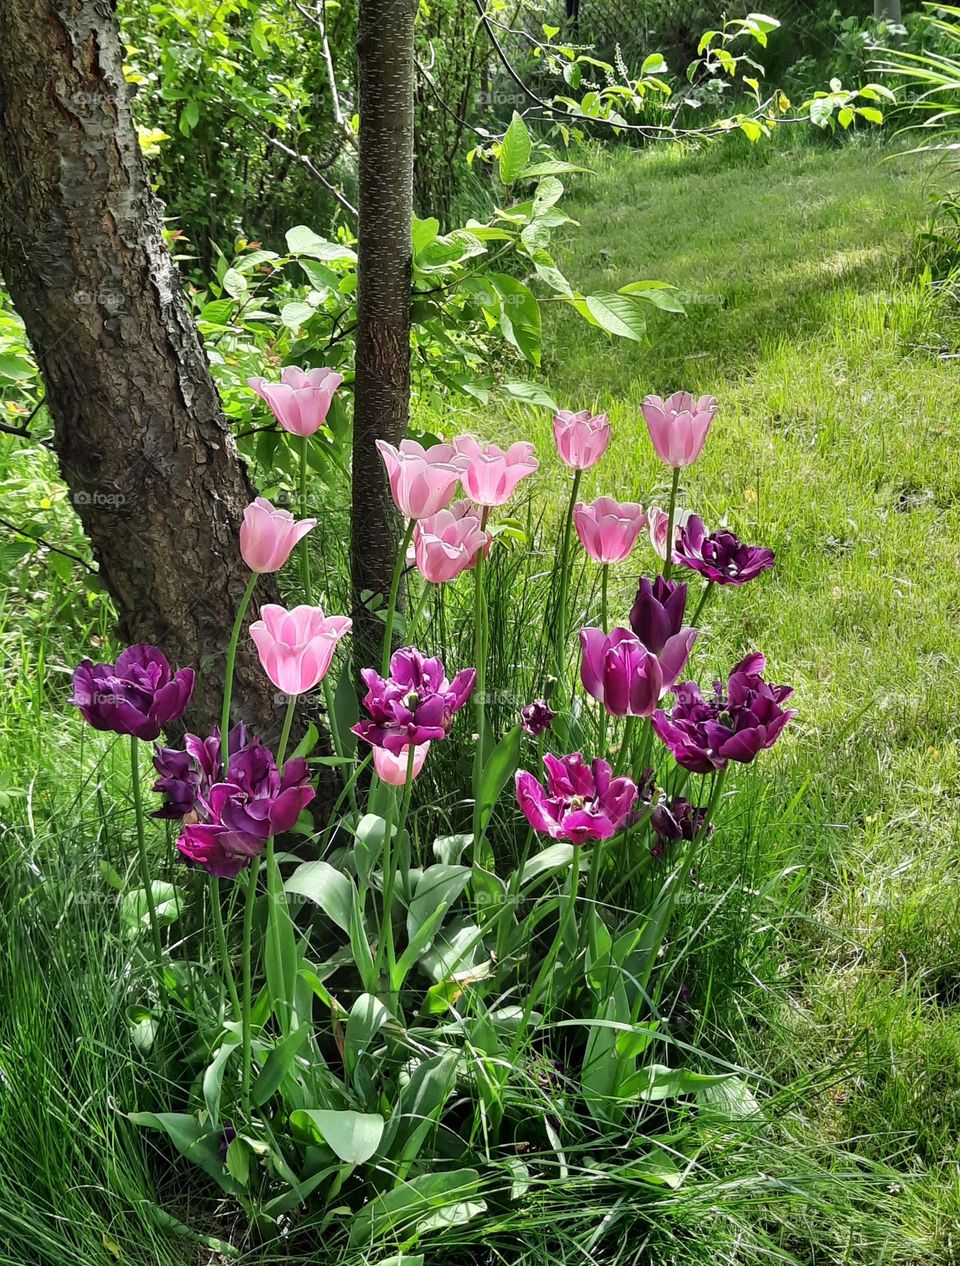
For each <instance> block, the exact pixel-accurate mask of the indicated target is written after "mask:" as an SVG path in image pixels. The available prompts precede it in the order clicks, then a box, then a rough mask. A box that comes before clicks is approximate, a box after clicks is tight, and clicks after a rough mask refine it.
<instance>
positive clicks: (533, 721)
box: [520, 699, 557, 738]
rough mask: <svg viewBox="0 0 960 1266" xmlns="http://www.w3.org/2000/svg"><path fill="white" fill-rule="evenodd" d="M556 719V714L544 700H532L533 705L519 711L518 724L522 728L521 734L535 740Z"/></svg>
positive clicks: (529, 704) (530, 704)
mask: <svg viewBox="0 0 960 1266" xmlns="http://www.w3.org/2000/svg"><path fill="white" fill-rule="evenodd" d="M556 717H557V714H556V713H555V712H554V710H553V708H551V707H550V705H549V703H547V701H546V699H534V701H533V703H528V704H527V706H526V707H525V708H521V709H520V724H521V725H522V726H523V732H524V733H525V734H529V735H530V736H531V738H537V736H538V735H540V734H544V733H545V732H546V731H547V730H549V729H550V726H551V725H553V723H554V721H555V720H556Z"/></svg>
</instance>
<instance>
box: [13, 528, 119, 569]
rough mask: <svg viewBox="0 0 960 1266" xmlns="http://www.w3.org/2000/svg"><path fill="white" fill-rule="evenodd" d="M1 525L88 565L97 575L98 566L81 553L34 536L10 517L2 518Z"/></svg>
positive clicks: (55, 552)
mask: <svg viewBox="0 0 960 1266" xmlns="http://www.w3.org/2000/svg"><path fill="white" fill-rule="evenodd" d="M0 526H2V527H5V528H9V529H10V531H11V532H14V533H16V535H17V536H25V537H26V538H27V540H28V541H33V543H34V544H35V545H42V546H43V548H44V549H48V550H50V552H51V553H52V554H62V555H63V557H64V558H69V559H71V560H72V561H73V562H75V563H79V564H80V566H81V567H86V569H87V571H89V572H91V573H93V574H94V575H96V572H97V569H96V567H91V566H90V564H89V563H88V562H87V560H86V559H85V558H81V557H80V555H79V554H74V553H73V552H72V551H71V550H68V549H62V548H61V547H60V546H59V545H54V544H53V543H52V542H51V541H48V540H47V539H46V537H44V536H34V535H33V533H32V532H25V531H24V530H23V528H21V527H17V525H16V523H11V522H10V520H9V519H2V518H0Z"/></svg>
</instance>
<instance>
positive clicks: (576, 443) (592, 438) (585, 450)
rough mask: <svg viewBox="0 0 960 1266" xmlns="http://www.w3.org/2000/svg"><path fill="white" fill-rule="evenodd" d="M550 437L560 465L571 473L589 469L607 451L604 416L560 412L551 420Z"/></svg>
mask: <svg viewBox="0 0 960 1266" xmlns="http://www.w3.org/2000/svg"><path fill="white" fill-rule="evenodd" d="M553 438H554V439H555V440H556V442H557V452H558V453H559V454H560V460H561V461H562V462H563V463H564V465H566V466H569V467H570V468H571V469H572V470H589V469H590V467H591V466H595V465H596V464H597V462H598V461H599V460H600V458H601V457H602V456H603V455H604V453H605V452H606V451H607V445H608V444H609V443H610V423H609V422H608V421H607V415H606V414H605V413H597V414H592V413H590V412H589V411H588V410H587V409H584V410H583V411H582V412H580V413H569V412H567V410H565V409H564V410H561V411H560V413H555V414H554V417H553Z"/></svg>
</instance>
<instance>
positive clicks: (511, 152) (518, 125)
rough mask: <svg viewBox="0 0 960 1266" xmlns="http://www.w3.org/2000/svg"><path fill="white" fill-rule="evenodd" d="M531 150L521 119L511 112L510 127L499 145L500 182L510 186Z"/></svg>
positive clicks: (521, 170) (525, 128)
mask: <svg viewBox="0 0 960 1266" xmlns="http://www.w3.org/2000/svg"><path fill="white" fill-rule="evenodd" d="M532 149H533V142H532V141H531V139H530V133H529V132H528V131H527V125H526V123H524V121H523V119H522V118H521V117H520V115H519V114H517V112H516V110H514V112H513V118H512V119H511V120H510V126H509V127H508V128H507V131H506V135H505V136H504V138H503V141H502V142H501V144H500V180H501V182H502V183H503V184H505V185H512V184H513V183H514V182H515V181H516V180H517V179H518V178H519V177H520V175H521V174H522V172H523V169H524V168H525V167H526V165H527V160H528V159H529V157H530V153H531V151H532Z"/></svg>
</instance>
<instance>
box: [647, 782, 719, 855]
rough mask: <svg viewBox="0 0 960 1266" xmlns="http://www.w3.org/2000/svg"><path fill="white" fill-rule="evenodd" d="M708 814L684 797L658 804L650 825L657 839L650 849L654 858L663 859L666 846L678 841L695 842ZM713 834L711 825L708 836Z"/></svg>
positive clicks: (651, 816)
mask: <svg viewBox="0 0 960 1266" xmlns="http://www.w3.org/2000/svg"><path fill="white" fill-rule="evenodd" d="M706 813H707V811H706V809H705V808H703V807H701V806H698V805H692V804H691V803H690V801H689V800H687V799H685V798H684V797H683V796H678V797H677V798H676V799H675V800H667V801H664V802H663V803H661V804H658V805H657V807H656V808H655V809H654V811H653V813H652V814H651V815H650V825H651V826H652V827H653V833H654V835H655V836H656V837H657V838H656V842H655V843H654V844H653V846H652V847H651V849H650V852H651V853H652V854H653V856H654V857H656V858H661V857H663V854H664V852H665V848H666V845H667V844H673V843H674V842H675V841H677V840H686V841H688V842H691V841H693V840H695V839H696V838H697V836H698V835H699V834H700V832H701V831H702V830H703V822H704V818H705V817H706ZM712 833H713V825H712V824H711V825H710V827H709V828H708V829H707V834H708V835H711V834H712Z"/></svg>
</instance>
